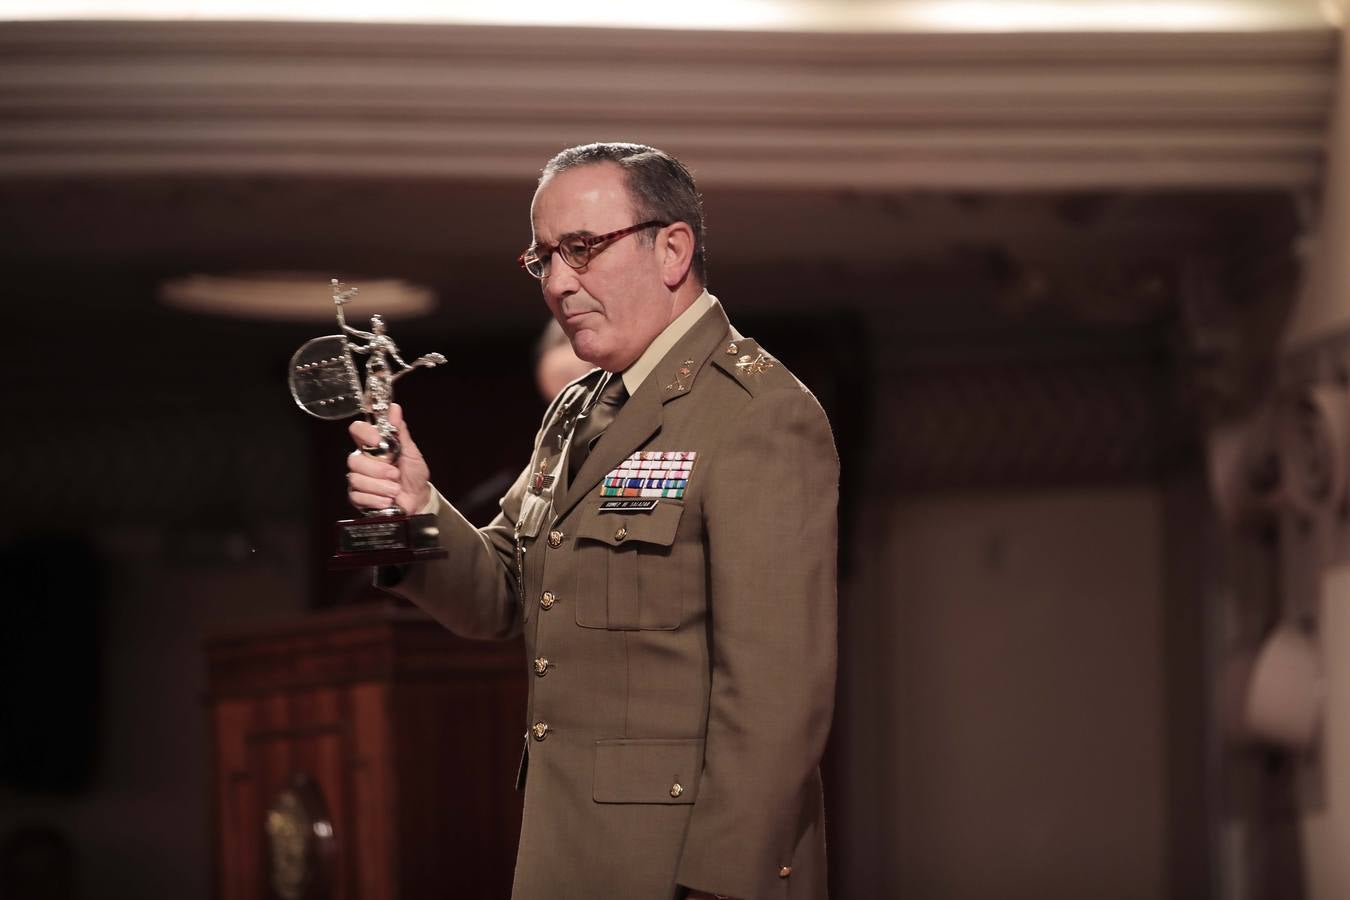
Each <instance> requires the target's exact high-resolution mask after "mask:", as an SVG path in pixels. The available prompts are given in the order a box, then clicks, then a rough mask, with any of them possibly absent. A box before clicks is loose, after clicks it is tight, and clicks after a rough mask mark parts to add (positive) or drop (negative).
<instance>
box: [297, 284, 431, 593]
mask: <svg viewBox="0 0 1350 900" xmlns="http://www.w3.org/2000/svg"><path fill="white" fill-rule="evenodd" d="M332 284H333V308H334V309H335V310H336V313H337V322H338V327H339V328H341V333H339V334H330V335H325V336H324V337H317V338H314V339H313V340H312V341H307V342H305V344H304V345H303V346H301V347H300V349H299V350H297V351H295V355H294V356H292V357H291V368H290V385H291V396H292V397H293V398H295V402H296V405H297V406H299V407H300V408H301V409H303V410H304V411H305V412H307V413H309V414H310V415H312V416H317V417H318V418H320V419H332V420H336V419H348V418H351V417H352V416H355V415H360V414H364V415H365V416H366V418H367V419H368V420H369V421H370V422H371V424H373V425H374V426H375V429H376V431H378V432H379V442H378V443H377V444H375V445H374V446H371V447H362V448H361V452H362V453H366V454H369V455H370V456H374V457H377V458H379V459H383V460H386V461H388V462H390V463H397V462H398V457H399V449H400V448H399V442H398V429H397V428H395V427H394V425H393V423H391V422H390V421H389V404H390V403H391V402H393V399H394V382H395V381H397V380H398V379H400V378H402V377H403V376H404V375H407V374H408V373H409V372H411V371H412V370H413V369H418V368H431V367H432V366H438V365H440V364H442V363H444V362H445V357H444V356H442V355H441V354H439V353H428V354H427V355H425V356H421V357H418V358H417V359H416V360H414V361H413V362H412V363H411V364H409V363H407V362H404V361H403V357H402V356H399V352H398V346H397V345H396V344H395V343H394V341H393V339H392V338H390V337H389V335H388V334H387V333H386V332H385V327H384V320H383V319H381V318H380V317H379V316H378V315H375V316H371V317H370V331H361V330H360V329H358V328H353V327H351V326H350V325H348V324H347V319H346V317H345V316H344V315H343V313H342V307H343V306H345V305H346V304H347V303H349V302H350V301H351V299H352V297H354V296H356V292H357V291H356V288H346V287H344V286H343V284H342V283H341V282H340V281H338V280H337V279H336V278H334V279H333V282H332ZM356 355H360V356H364V357H365V358H366V360H365V369H366V381H365V384H364V385H362V383H361V376H360V375H359V374H358V372H357V368H356V359H355V356H356ZM361 512H362V513H363V514H364V515H363V516H362V517H361V518H359V519H344V520H342V521H340V522H338V523H337V553H336V554H334V556H333V557H332V559H331V560H330V564H331V565H332V566H333V567H334V568H354V567H358V566H377V565H394V564H399V563H410V562H417V561H418V560H424V559H440V558H442V557H444V556H445V555H446V552H445V550H444V549H443V548H442V547H441V546H440V543H439V540H438V539H439V537H440V532H439V530H438V529H437V527H436V517H435V516H432V515H409V514H408V512H405V511H404V510H401V509H399V508H398V507H397V506H391V507H387V508H385V509H363V510H361Z"/></svg>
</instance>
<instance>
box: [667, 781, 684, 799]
mask: <svg viewBox="0 0 1350 900" xmlns="http://www.w3.org/2000/svg"><path fill="white" fill-rule="evenodd" d="M683 793H684V785H682V784H680V783H679V782H678V781H677V782H675V783H674V784H672V785H671V786H670V796H672V797H678V796H680V795H681V794H683Z"/></svg>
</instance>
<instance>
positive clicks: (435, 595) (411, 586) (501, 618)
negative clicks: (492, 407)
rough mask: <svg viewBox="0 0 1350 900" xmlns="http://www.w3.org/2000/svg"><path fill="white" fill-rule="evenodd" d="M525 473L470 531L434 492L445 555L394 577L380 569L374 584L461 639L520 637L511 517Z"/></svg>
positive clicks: (515, 512) (522, 473)
mask: <svg viewBox="0 0 1350 900" xmlns="http://www.w3.org/2000/svg"><path fill="white" fill-rule="evenodd" d="M528 475H529V469H528V467H527V468H526V469H525V471H523V472H521V473H520V475H519V476H518V477H517V478H516V480H515V483H514V484H512V485H511V488H510V490H508V491H507V492H506V495H505V496H504V497H502V499H501V503H500V506H501V509H500V510H499V511H498V513H497V515H496V516H495V517H494V518H493V519H492V521H491V522H490V523H489V524H488V525H486V526H484V527H483V528H475V527H474V526H473V525H472V524H470V522H469V520H468V519H466V518H464V516H463V515H461V514H460V512H459V510H457V509H455V508H454V507H453V506H451V505H450V503H449V501H447V500H446V499H445V498H444V497H441V496H440V495H439V494H438V495H437V500H438V509H437V512H436V522H437V525H438V527H439V528H440V532H441V536H440V538H441V546H443V547H444V548H445V549H446V551H447V552H448V554H449V555H448V556H447V557H446V558H445V559H440V560H434V561H431V562H420V563H414V564H413V565H410V566H407V567H404V570H403V571H400V572H397V573H389V574H386V573H384V572H383V571H381V572H379V573H377V576H376V584H377V586H379V587H381V588H383V589H384V590H386V591H389V592H391V593H394V594H397V595H399V596H401V597H404V598H406V599H408V600H411V601H412V602H413V603H416V604H417V605H418V606H420V607H421V608H422V609H423V610H425V611H426V612H427V613H429V614H430V615H431V616H432V618H434V619H436V621H438V622H440V623H441V624H442V625H444V626H445V627H446V628H449V629H450V630H451V631H453V632H454V633H455V634H458V635H460V636H461V637H467V638H480V639H504V638H510V637H514V636H516V635H517V634H519V633H520V629H521V626H522V617H521V605H520V594H519V590H518V587H517V585H516V573H515V517H516V516H517V515H519V513H520V500H521V495H522V494H523V493H524V491H525V484H526V478H527V477H528ZM433 490H434V488H433Z"/></svg>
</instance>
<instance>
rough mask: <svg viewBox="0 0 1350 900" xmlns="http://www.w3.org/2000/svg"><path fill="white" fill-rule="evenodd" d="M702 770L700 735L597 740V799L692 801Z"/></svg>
mask: <svg viewBox="0 0 1350 900" xmlns="http://www.w3.org/2000/svg"><path fill="white" fill-rule="evenodd" d="M702 771H703V741H702V740H701V739H699V738H690V739H687V740H676V739H670V740H667V739H657V738H649V739H641V740H610V741H596V742H595V783H594V798H595V802H596V803H693V802H694V798H695V797H697V796H698V781H699V774H700V773H701V772H702Z"/></svg>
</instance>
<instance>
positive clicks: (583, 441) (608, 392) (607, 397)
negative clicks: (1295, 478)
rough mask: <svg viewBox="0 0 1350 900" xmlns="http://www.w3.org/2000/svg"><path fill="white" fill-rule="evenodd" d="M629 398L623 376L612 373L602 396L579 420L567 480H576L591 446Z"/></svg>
mask: <svg viewBox="0 0 1350 900" xmlns="http://www.w3.org/2000/svg"><path fill="white" fill-rule="evenodd" d="M627 399H628V391H626V390H624V386H623V377H622V376H620V375H617V374H614V375H610V376H609V380H608V381H607V382H606V383H605V386H604V387H603V388H602V389H601V390H600V397H599V399H597V400H596V401H595V405H594V406H592V407H591V409H590V411H589V412H587V413H586V415H584V416H582V417H581V419H580V421H578V422H577V430H576V431H575V432H574V433H573V435H572V448H571V449H570V450H569V451H568V453H567V456H568V459H567V481H568V483H569V484H570V483H572V482H573V481H576V478H577V473H578V472H580V471H581V464H582V463H584V462H585V461H586V457H587V456H589V455H590V453H591V447H592V446H593V445H594V444H595V442H596V440H597V439H598V438H599V437H600V435H601V434H603V433H604V431H605V429H606V428H608V427H609V423H611V422H613V421H614V417H615V416H617V415H618V414H619V407H621V406H623V402H624V401H625V400H627Z"/></svg>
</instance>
